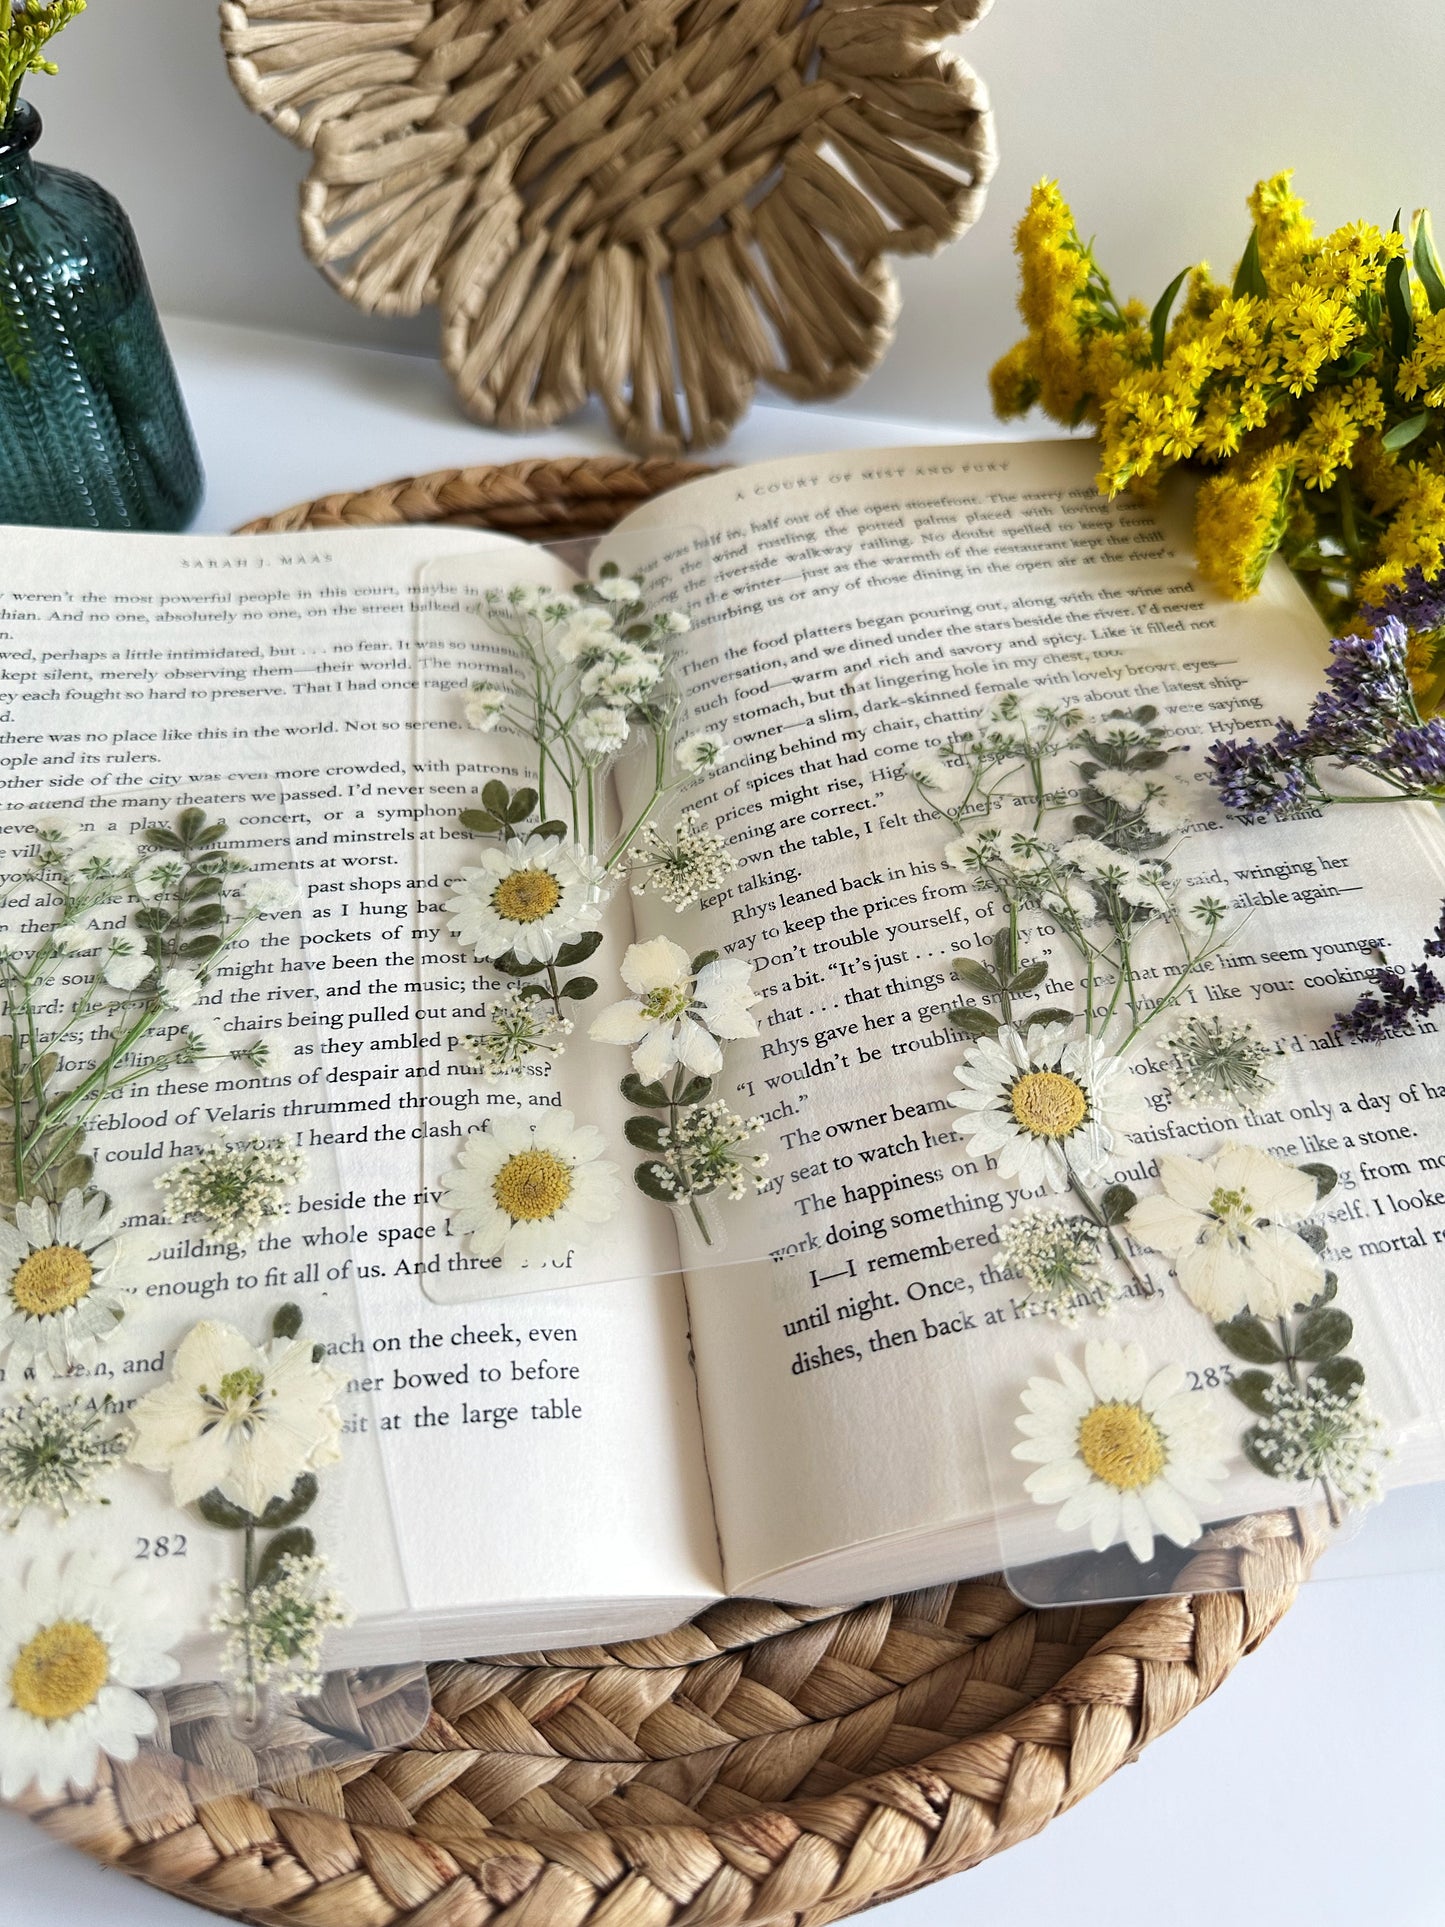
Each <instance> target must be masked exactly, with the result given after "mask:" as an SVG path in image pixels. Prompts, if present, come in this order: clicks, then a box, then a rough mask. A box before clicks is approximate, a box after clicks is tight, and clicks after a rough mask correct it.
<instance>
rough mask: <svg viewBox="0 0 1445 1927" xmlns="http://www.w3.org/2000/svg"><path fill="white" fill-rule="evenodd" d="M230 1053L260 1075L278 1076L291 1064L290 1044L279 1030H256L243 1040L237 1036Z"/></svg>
mask: <svg viewBox="0 0 1445 1927" xmlns="http://www.w3.org/2000/svg"><path fill="white" fill-rule="evenodd" d="M231 1054H232V1056H233V1057H235V1058H236V1059H237V1060H238V1061H239V1062H240V1063H242V1064H249V1065H250V1067H251V1069H252V1070H253V1071H255V1072H256V1073H257V1074H258V1075H259V1076H261V1077H279V1076H280V1075H281V1073H282V1072H283V1071H284V1070H287V1069H289V1067H290V1064H291V1046H290V1045H289V1044H288V1043H287V1042H286V1039H285V1038H284V1037H283V1036H282V1035H281V1033H280V1031H279V1030H262V1031H256V1032H254V1033H253V1034H252V1035H251V1036H250V1037H248V1038H247V1039H245V1040H244V1041H242V1040H241V1039H239V1038H238V1039H237V1040H236V1041H235V1042H234V1043H233V1044H232V1047H231Z"/></svg>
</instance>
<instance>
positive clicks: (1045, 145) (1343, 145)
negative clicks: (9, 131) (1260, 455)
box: [30, 0, 1445, 421]
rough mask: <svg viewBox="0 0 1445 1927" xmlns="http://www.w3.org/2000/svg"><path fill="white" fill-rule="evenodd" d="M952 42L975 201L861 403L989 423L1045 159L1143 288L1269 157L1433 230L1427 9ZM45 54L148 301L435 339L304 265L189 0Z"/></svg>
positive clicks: (65, 117)
mask: <svg viewBox="0 0 1445 1927" xmlns="http://www.w3.org/2000/svg"><path fill="white" fill-rule="evenodd" d="M966 46H967V53H968V58H969V59H970V60H971V61H972V62H973V64H974V65H975V66H976V67H977V68H978V70H979V71H980V72H981V73H982V74H983V75H984V76H985V77H986V79H987V80H988V83H989V86H990V88H991V90H992V94H993V99H994V102H995V105H996V108H997V111H998V132H999V140H1000V144H1001V147H1002V152H1003V160H1002V165H1001V167H1000V170H999V174H998V178H997V181H996V183H995V186H994V189H993V194H992V198H991V200H990V203H989V206H988V208H987V210H986V212H985V214H984V217H983V220H982V221H981V222H980V224H979V226H978V227H977V228H976V229H975V230H974V231H973V233H971V234H970V235H967V236H965V237H964V239H963V240H962V241H961V242H959V243H958V244H956V245H955V246H954V247H952V248H950V249H949V250H947V251H946V252H945V253H944V254H943V255H942V256H941V257H940V258H938V259H936V260H933V261H909V262H904V263H903V264H902V265H901V269H900V274H901V279H902V281H903V286H904V294H905V306H904V313H903V319H902V324H901V326H900V329H899V335H898V340H897V343H896V346H895V348H894V351H893V353H892V354H891V356H890V357H889V358H888V360H887V361H886V362H885V363H884V365H883V366H882V368H881V369H880V370H879V371H878V372H877V373H876V374H875V375H874V376H873V377H872V379H871V380H870V381H869V382H868V384H867V385H866V388H865V389H864V390H863V391H861V393H860V396H859V398H858V399H857V400H854V401H852V402H850V403H849V404H846V405H847V406H848V407H849V408H850V409H851V410H852V411H854V412H861V411H866V412H867V413H869V414H876V415H898V416H901V417H904V418H910V419H913V420H926V419H932V420H940V419H942V420H955V421H977V420H980V419H981V418H983V417H984V416H985V414H986V406H987V405H986V399H985V395H984V389H983V376H984V371H985V369H986V368H987V365H988V363H989V361H990V360H991V359H992V358H993V356H994V355H995V354H996V353H998V352H1000V351H1001V350H1002V349H1003V348H1004V347H1006V346H1007V345H1008V343H1009V341H1010V340H1011V339H1012V337H1013V333H1014V324H1013V316H1012V311H1011V304H1012V300H1013V286H1014V274H1013V263H1012V259H1011V256H1010V247H1009V243H1010V230H1011V229H1012V226H1013V223H1014V221H1015V220H1016V219H1017V216H1018V214H1019V212H1020V210H1021V208H1022V206H1023V203H1024V200H1025V197H1026V195H1027V192H1028V189H1029V186H1030V184H1031V182H1032V181H1034V180H1036V179H1037V178H1038V177H1039V176H1040V175H1043V174H1055V175H1057V176H1058V177H1059V178H1060V179H1061V181H1062V182H1063V184H1064V189H1065V192H1066V193H1067V194H1068V195H1070V196H1071V197H1072V199H1073V201H1074V204H1075V209H1076V212H1077V215H1078V219H1079V224H1080V227H1081V229H1082V230H1083V231H1084V232H1085V233H1088V232H1090V231H1092V232H1094V233H1095V234H1096V235H1097V237H1098V240H1099V244H1100V248H1101V252H1102V255H1103V258H1104V261H1105V263H1106V264H1107V265H1108V266H1109V267H1110V269H1111V271H1113V272H1114V274H1115V281H1116V286H1118V287H1119V289H1120V291H1121V292H1123V291H1129V292H1138V293H1140V294H1142V295H1144V296H1145V298H1147V299H1149V300H1151V301H1152V299H1153V298H1154V295H1155V294H1156V293H1157V292H1158V290H1159V288H1160V287H1162V285H1163V284H1164V282H1165V281H1166V280H1168V278H1169V277H1170V275H1172V274H1173V273H1174V272H1175V270H1176V269H1177V268H1179V267H1181V266H1183V264H1184V263H1185V262H1186V261H1188V260H1192V259H1194V258H1195V257H1196V256H1197V255H1199V254H1204V255H1206V256H1207V257H1209V258H1211V259H1212V260H1213V261H1214V263H1215V265H1216V268H1219V269H1222V267H1223V266H1224V265H1225V264H1228V263H1232V262H1233V261H1234V259H1235V258H1236V256H1237V255H1238V252H1239V249H1240V246H1241V244H1242V241H1243V238H1244V236H1245V235H1246V233H1247V216H1246V214H1245V211H1244V197H1245V195H1246V194H1247V193H1248V191H1249V188H1250V187H1251V185H1252V184H1253V182H1254V180H1255V179H1256V178H1257V177H1258V176H1259V175H1261V174H1264V173H1269V172H1272V171H1273V170H1275V169H1276V168H1279V167H1284V166H1290V165H1293V166H1294V167H1295V168H1296V169H1297V186H1298V188H1299V189H1300V191H1301V192H1303V193H1304V194H1305V195H1306V196H1307V198H1308V199H1309V200H1310V201H1311V203H1312V204H1313V207H1314V209H1315V212H1316V215H1317V217H1318V218H1319V220H1320V221H1322V222H1324V223H1328V224H1329V225H1334V224H1336V223H1338V222H1340V221H1345V220H1352V219H1364V218H1370V219H1374V220H1379V221H1382V222H1384V223H1386V224H1388V222H1389V221H1390V219H1391V217H1392V216H1393V215H1394V212H1395V210H1396V208H1397V207H1399V206H1401V205H1402V204H1403V206H1404V207H1405V208H1406V209H1407V210H1409V209H1410V208H1411V207H1414V206H1417V205H1420V204H1428V203H1430V202H1433V203H1434V205H1435V207H1436V210H1437V213H1438V215H1439V216H1440V226H1441V228H1442V230H1445V140H1442V137H1441V136H1442V127H1445V122H1442V118H1441V114H1442V110H1441V104H1440V94H1439V83H1440V79H1441V76H1442V74H1445V0H1371V4H1369V5H1367V6H1361V5H1359V4H1358V0H1088V4H1080V0H996V5H995V7H994V11H993V12H992V14H990V15H989V16H988V17H987V18H986V19H985V20H984V21H983V22H982V23H981V24H980V25H979V26H978V27H977V28H976V29H975V30H974V32H973V33H972V34H971V35H970V36H969V37H968V40H967V43H966ZM60 59H61V62H62V70H61V75H60V77H59V79H57V80H44V79H38V80H35V81H33V82H32V83H31V87H30V93H31V98H32V99H33V100H34V101H35V104H36V105H37V106H38V107H39V108H40V110H41V112H42V114H43V115H44V116H45V119H46V124H47V135H46V141H45V156H46V158H48V159H52V160H57V161H62V162H65V163H66V164H69V165H72V166H76V167H79V168H81V169H82V170H83V171H85V172H87V173H91V174H94V175H95V176H96V177H97V178H98V179H100V180H102V181H104V182H105V183H106V184H107V185H108V186H109V187H111V189H112V190H113V191H114V192H115V193H116V194H117V195H119V197H120V199H121V200H122V201H123V202H124V203H125V205H126V207H127V208H128V209H129V211H130V213H131V216H132V218H133V219H134V221H135V223H136V225H137V227H138V229H139V231H140V236H141V240H142V243H143V245H144V248H145V252H146V257H147V260H148V263H149V266H150V271H151V276H152V280H153V282H154V284H155V287H156V291H157V295H158V297H159V299H160V301H161V304H162V306H163V307H164V308H167V309H169V310H170V311H171V312H173V313H177V314H189V315H197V316H201V317H208V318H213V319H217V320H227V321H234V322H241V323H249V324H252V325H255V326H261V327H271V328H279V329H283V330H287V331H298V332H304V333H308V334H316V335H322V336H330V337H333V338H336V339H341V340H349V341H359V342H368V343H370V344H372V345H373V346H377V347H387V346H390V347H409V348H414V349H416V350H418V351H422V352H424V351H426V350H428V349H429V347H430V345H431V343H432V340H433V333H434V330H433V322H432V317H431V316H430V315H424V316H421V317H418V318H417V319H416V320H415V321H379V320H374V319H372V318H369V317H367V316H364V315H361V314H358V313H356V312H355V311H353V310H352V309H351V308H349V307H348V306H347V305H346V304H345V303H344V302H343V301H341V300H340V299H339V297H337V296H336V295H334V294H333V293H331V291H330V290H329V289H328V288H327V287H326V286H325V284H324V283H323V282H322V281H321V280H320V278H319V277H318V276H317V275H316V274H315V272H314V271H313V270H312V269H311V268H310V267H309V266H308V265H307V263H306V262H305V260H304V259H303V257H302V255H301V252H300V247H299V244H298V241H297V238H296V220H295V209H296V184H297V182H298V181H299V179H300V177H301V175H302V173H303V172H304V168H305V158H304V156H303V155H301V154H300V153H299V152H298V151H296V150H294V149H293V148H291V147H290V146H289V145H288V144H287V143H286V142H284V141H283V140H282V139H281V138H280V136H279V135H277V134H275V133H273V132H272V131H271V130H270V129H269V128H267V127H266V126H264V125H263V124H262V123H261V122H259V121H257V120H255V119H253V118H252V117H251V116H250V115H249V114H248V113H247V112H246V110H245V109H244V108H243V107H242V105H241V102H240V99H239V97H238V96H237V95H236V94H235V93H234V91H233V90H232V88H231V85H230V82H229V79H228V77H227V74H226V69H225V64H224V62H223V60H222V58H221V53H220V48H219V43H218V39H217V23H216V15H215V9H214V7H212V6H210V5H208V4H206V0H91V5H90V11H89V12H88V14H87V15H86V16H85V18H84V19H83V20H81V21H79V22H78V23H77V24H76V25H75V26H74V27H72V28H71V29H70V30H69V31H68V32H67V33H66V34H65V36H64V38H63V40H62V42H61V43H60Z"/></svg>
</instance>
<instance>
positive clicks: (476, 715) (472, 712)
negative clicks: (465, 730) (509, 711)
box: [462, 689, 507, 736]
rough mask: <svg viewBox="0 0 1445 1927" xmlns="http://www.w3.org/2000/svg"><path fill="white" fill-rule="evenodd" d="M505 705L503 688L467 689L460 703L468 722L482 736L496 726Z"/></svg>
mask: <svg viewBox="0 0 1445 1927" xmlns="http://www.w3.org/2000/svg"><path fill="white" fill-rule="evenodd" d="M506 707H507V692H506V690H505V689H469V690H468V691H467V694H466V697H465V698H464V700H463V703H462V709H463V712H464V714H465V715H466V719H467V722H468V724H469V725H470V726H471V728H473V729H479V730H480V731H481V732H482V734H483V735H484V736H485V735H486V734H487V733H488V732H489V731H491V730H493V729H495V728H496V727H497V724H498V723H499V722H500V721H501V720H502V711H503V710H504V709H505V708H506Z"/></svg>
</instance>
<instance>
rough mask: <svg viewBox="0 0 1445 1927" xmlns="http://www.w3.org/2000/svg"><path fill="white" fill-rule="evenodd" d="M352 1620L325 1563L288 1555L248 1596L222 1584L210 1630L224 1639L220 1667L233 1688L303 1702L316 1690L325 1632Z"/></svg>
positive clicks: (237, 1587) (320, 1683)
mask: <svg viewBox="0 0 1445 1927" xmlns="http://www.w3.org/2000/svg"><path fill="white" fill-rule="evenodd" d="M354 1617H355V1615H354V1614H353V1613H352V1611H351V1610H350V1608H349V1607H348V1606H347V1605H346V1604H345V1602H344V1601H343V1600H342V1598H341V1596H340V1594H339V1593H337V1592H336V1591H334V1590H333V1588H332V1586H331V1583H330V1572H329V1569H328V1567H327V1564H326V1561H325V1560H324V1559H318V1558H315V1557H311V1558H298V1557H297V1556H296V1554H294V1553H292V1554H290V1555H288V1556H287V1557H286V1558H284V1559H282V1560H281V1561H279V1563H278V1564H277V1567H276V1570H275V1571H274V1572H273V1573H271V1574H270V1576H269V1577H268V1578H267V1579H266V1580H265V1581H264V1582H263V1583H262V1584H261V1585H259V1586H257V1587H256V1589H255V1590H254V1591H253V1592H252V1593H250V1594H249V1595H248V1594H247V1593H246V1592H245V1591H243V1589H242V1588H241V1587H240V1586H237V1585H234V1584H230V1583H228V1584H226V1585H224V1586H222V1588H221V1600H220V1605H219V1607H218V1608H217V1611H216V1614H215V1617H214V1618H213V1619H212V1621H211V1630H212V1632H217V1633H225V1634H226V1636H227V1637H226V1645H225V1650H224V1652H223V1654H222V1657H221V1668H222V1672H223V1673H224V1675H225V1677H226V1678H227V1679H229V1680H231V1681H232V1682H233V1683H234V1684H235V1685H237V1686H245V1687H247V1688H248V1689H249V1688H252V1687H257V1686H269V1687H270V1689H271V1691H272V1692H273V1693H279V1694H282V1695H291V1694H294V1695H295V1696H296V1697H297V1698H298V1699H308V1698H311V1697H313V1696H314V1695H316V1694H318V1693H319V1692H320V1691H321V1686H322V1664H321V1650H322V1644H323V1642H324V1640H325V1638H326V1634H327V1632H328V1631H329V1630H330V1629H331V1627H333V1626H349V1625H350V1624H351V1622H352V1620H353V1618H354Z"/></svg>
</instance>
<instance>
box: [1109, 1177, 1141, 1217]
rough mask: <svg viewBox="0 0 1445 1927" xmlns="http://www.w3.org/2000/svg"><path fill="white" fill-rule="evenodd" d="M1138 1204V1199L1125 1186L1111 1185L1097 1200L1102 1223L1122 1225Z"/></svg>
mask: <svg viewBox="0 0 1445 1927" xmlns="http://www.w3.org/2000/svg"><path fill="white" fill-rule="evenodd" d="M1138 1202H1139V1200H1138V1198H1137V1197H1136V1196H1135V1195H1134V1193H1133V1192H1132V1191H1131V1190H1130V1189H1129V1187H1128V1185H1127V1184H1111V1185H1110V1186H1109V1188H1108V1190H1107V1191H1106V1192H1105V1193H1104V1195H1103V1197H1102V1198H1100V1200H1099V1209H1100V1211H1101V1212H1102V1213H1103V1215H1104V1223H1105V1224H1122V1223H1123V1222H1124V1220H1125V1218H1127V1217H1128V1215H1129V1213H1130V1212H1131V1211H1132V1210H1133V1209H1134V1206H1135V1205H1136V1204H1137V1203H1138Z"/></svg>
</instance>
